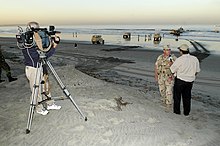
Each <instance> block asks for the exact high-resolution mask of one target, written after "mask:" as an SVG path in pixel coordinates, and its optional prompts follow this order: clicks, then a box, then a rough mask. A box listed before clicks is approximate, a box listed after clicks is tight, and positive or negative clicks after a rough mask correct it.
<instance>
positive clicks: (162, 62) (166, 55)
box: [155, 45, 177, 105]
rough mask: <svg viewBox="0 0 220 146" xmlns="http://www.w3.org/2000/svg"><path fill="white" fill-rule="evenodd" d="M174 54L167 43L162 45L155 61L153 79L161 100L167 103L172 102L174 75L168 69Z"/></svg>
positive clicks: (173, 59) (174, 58)
mask: <svg viewBox="0 0 220 146" xmlns="http://www.w3.org/2000/svg"><path fill="white" fill-rule="evenodd" d="M176 58H177V57H176V56H175V55H174V54H171V49H170V47H169V45H165V46H164V47H163V54H161V55H160V56H159V57H158V58H157V61H156V63H155V80H156V81H157V82H158V85H159V90H160V94H161V96H162V101H163V102H164V103H165V104H167V105H171V104H172V98H173V85H174V76H173V74H172V73H171V71H170V66H171V65H172V64H173V62H174V61H175V60H176Z"/></svg>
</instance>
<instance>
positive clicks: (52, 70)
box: [46, 60, 87, 121]
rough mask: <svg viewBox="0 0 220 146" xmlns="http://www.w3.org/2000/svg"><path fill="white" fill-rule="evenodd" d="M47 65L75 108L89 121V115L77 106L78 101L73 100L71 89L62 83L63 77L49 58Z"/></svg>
mask: <svg viewBox="0 0 220 146" xmlns="http://www.w3.org/2000/svg"><path fill="white" fill-rule="evenodd" d="M46 64H47V66H48V67H49V68H50V70H51V72H52V73H53V75H54V77H55V78H56V80H57V82H58V84H59V85H60V88H61V89H62V90H63V93H64V94H65V95H66V96H67V97H68V98H69V99H70V101H71V102H72V103H73V105H74V106H75V108H76V109H77V111H78V112H79V113H80V115H81V116H82V117H83V119H84V120H85V121H87V117H85V116H84V114H83V113H82V112H81V110H80V109H79V107H78V106H77V104H76V102H75V101H74V100H73V98H72V96H71V94H70V93H69V91H68V90H67V89H66V87H65V86H64V84H63V83H62V81H61V79H60V78H59V76H58V75H57V73H56V71H55V70H54V68H53V66H52V65H51V63H50V62H49V61H48V60H47V61H46Z"/></svg>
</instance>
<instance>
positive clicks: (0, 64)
mask: <svg viewBox="0 0 220 146" xmlns="http://www.w3.org/2000/svg"><path fill="white" fill-rule="evenodd" d="M2 69H4V70H5V72H6V76H7V77H8V81H9V82H12V81H15V80H17V78H13V77H12V76H11V68H10V66H9V65H8V63H7V62H6V61H5V57H4V56H3V54H2V50H1V45H0V83H1V82H4V81H5V80H2V79H1V74H2Z"/></svg>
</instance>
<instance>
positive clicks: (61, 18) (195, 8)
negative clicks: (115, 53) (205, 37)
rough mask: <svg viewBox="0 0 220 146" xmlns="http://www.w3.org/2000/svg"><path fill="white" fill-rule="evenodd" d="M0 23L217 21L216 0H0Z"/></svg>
mask: <svg viewBox="0 0 220 146" xmlns="http://www.w3.org/2000/svg"><path fill="white" fill-rule="evenodd" d="M0 3H1V5H0V25H10V24H26V23H27V22H29V21H37V22H39V23H40V24H46V25H47V24H55V25H57V24H59V25H60V24H61V25H65V24H68V25H79V24H87V25H89V24H218V25H219V24H220V10H219V8H220V0H0Z"/></svg>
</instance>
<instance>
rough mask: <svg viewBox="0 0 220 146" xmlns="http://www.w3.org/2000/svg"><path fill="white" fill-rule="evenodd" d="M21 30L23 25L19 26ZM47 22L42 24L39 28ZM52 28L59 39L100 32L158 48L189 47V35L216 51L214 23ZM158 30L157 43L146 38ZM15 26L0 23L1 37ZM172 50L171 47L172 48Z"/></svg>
mask: <svg viewBox="0 0 220 146" xmlns="http://www.w3.org/2000/svg"><path fill="white" fill-rule="evenodd" d="M21 27H22V28H23V29H24V30H25V26H21ZM44 27H46V28H48V26H42V28H44ZM180 27H183V29H184V30H185V32H184V33H182V34H181V36H179V39H178V41H176V40H175V39H176V36H173V35H171V34H170V30H171V29H178V28H180ZM56 30H58V31H61V38H62V40H70V41H73V42H74V41H86V42H87V43H91V36H92V35H94V34H99V35H102V37H103V39H104V40H105V44H115V45H131V46H141V47H143V49H145V48H148V49H162V46H163V45H166V44H170V46H171V47H172V48H177V47H178V46H180V45H181V44H182V43H186V44H188V45H189V46H190V48H192V49H193V46H192V45H191V44H190V43H189V42H188V41H186V40H185V39H192V40H195V41H197V42H199V43H201V44H202V45H203V46H204V47H206V49H207V50H209V51H210V52H211V53H213V54H220V33H217V32H216V31H220V27H219V26H214V25H182V26H180V25H73V26H70V25H68V26H67V25H62V26H61V25H60V26H56ZM125 32H130V33H131V40H129V41H126V40H125V39H123V37H122V36H123V34H124V33H125ZM155 32H159V33H160V34H161V36H162V40H161V41H160V42H159V44H155V43H154V41H153V40H152V39H151V40H148V39H147V37H146V36H147V35H153V34H154V33H155ZM16 33H17V26H0V36H1V37H15V35H16ZM173 50H175V49H173Z"/></svg>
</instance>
